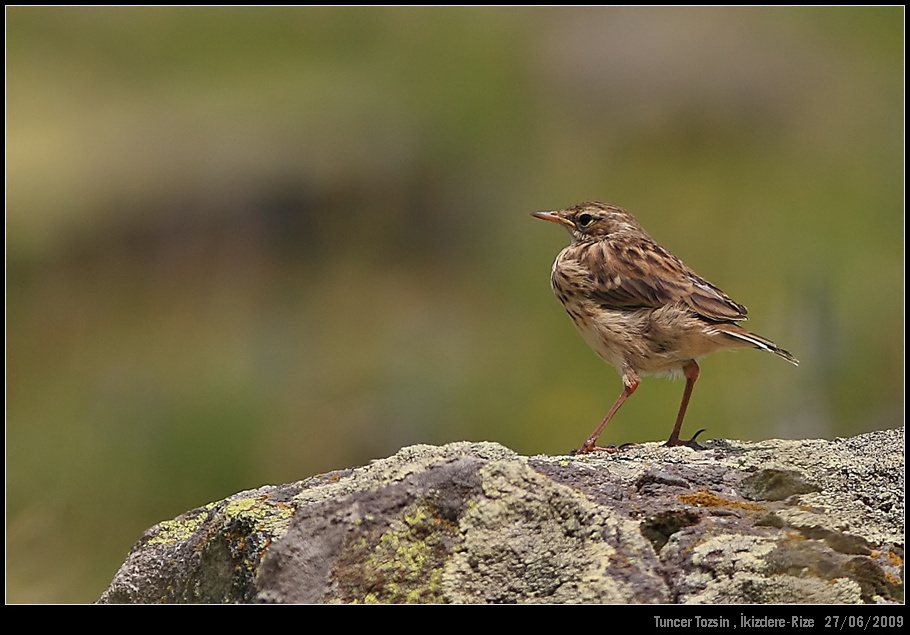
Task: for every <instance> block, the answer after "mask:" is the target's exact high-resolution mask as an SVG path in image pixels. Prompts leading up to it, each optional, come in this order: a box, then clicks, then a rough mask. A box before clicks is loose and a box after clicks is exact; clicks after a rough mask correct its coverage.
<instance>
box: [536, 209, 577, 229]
mask: <svg viewBox="0 0 910 635" xmlns="http://www.w3.org/2000/svg"><path fill="white" fill-rule="evenodd" d="M531 216H533V217H534V218H539V219H540V220H548V221H550V222H551V223H559V224H560V225H565V226H566V227H568V228H569V229H570V230H571V229H575V223H573V222H572V221H570V220H569V219H568V218H563V217H562V216H560V215H559V212H534V213H532V214H531Z"/></svg>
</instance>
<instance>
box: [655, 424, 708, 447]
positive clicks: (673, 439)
mask: <svg viewBox="0 0 910 635" xmlns="http://www.w3.org/2000/svg"><path fill="white" fill-rule="evenodd" d="M704 431H705V429H704V428H702V429H701V430H699V431H698V432H696V433H695V434H693V435H692V438H691V439H689V440H688V441H683V440H682V439H680V438H679V437H678V436H676V435H671V436H670V438H669V439H667V442H666V443H664V447H668V448H675V447H678V446H681V445H684V446H686V447H689V448H692V449H693V450H707V449H708V448H706V447H705V446H703V445H702V444H701V443H699V442H698V441H696V440H695V438H696V437H697V436H698V435H700V434H701V433H702V432H704Z"/></svg>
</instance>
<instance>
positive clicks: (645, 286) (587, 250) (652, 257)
mask: <svg viewBox="0 0 910 635" xmlns="http://www.w3.org/2000/svg"><path fill="white" fill-rule="evenodd" d="M532 215H533V216H534V217H536V218H540V219H543V220H546V221H551V222H554V223H559V224H560V225H563V226H564V227H565V228H566V229H568V230H569V233H570V234H571V235H572V244H570V245H569V246H568V247H566V248H565V249H563V250H562V251H561V252H560V253H559V255H558V256H557V257H556V261H555V262H554V263H553V272H552V275H551V277H550V282H551V284H552V286H553V292H554V293H555V294H556V297H557V298H558V299H559V301H560V302H561V303H562V305H563V307H565V309H566V312H568V314H569V316H570V317H571V318H572V321H573V322H574V323H575V326H576V327H577V328H578V331H579V332H580V333H581V335H582V337H584V339H585V341H586V342H587V343H588V344H589V345H590V346H591V348H593V349H594V352H596V353H597V354H598V355H599V356H600V357H601V358H602V359H603V360H604V361H606V362H607V363H609V364H610V365H611V366H613V367H614V368H616V370H617V371H618V372H619V374H620V376H621V377H622V383H623V391H622V393H621V394H620V395H619V398H617V400H616V402H615V403H614V404H613V407H612V408H610V411H609V412H608V413H607V415H606V416H605V417H604V418H603V420H602V421H601V422H600V425H598V426H597V428H596V429H595V430H594V432H593V433H591V436H590V437H588V440H587V441H585V443H584V445H583V446H582V447H581V449H580V450H578V453H579V454H582V453H586V452H591V451H592V450H594V449H603V448H596V447H595V445H594V444H595V443H596V441H597V437H598V436H600V433H601V431H602V430H603V429H604V427H605V426H606V425H607V423H608V422H609V421H610V419H611V418H612V417H613V415H614V414H616V411H617V410H619V407H620V406H621V405H622V404H623V402H624V401H625V400H626V399H628V397H629V395H631V394H632V393H633V392H635V389H636V388H638V384H639V383H640V381H641V377H640V376H641V375H661V374H671V375H672V374H677V373H682V374H683V375H685V377H686V388H685V390H684V392H683V398H682V403H681V404H680V406H679V414H678V415H677V417H676V425H675V427H674V428H673V432H672V434H671V435H670V438H669V439H668V440H667V445H669V446H674V445H689V446H691V447H698V444H697V443H696V442H695V437H697V436H698V435H699V434H700V433H701V432H702V431H701V430H699V431H698V432H696V433H695V435H694V436H693V437H692V438H691V439H690V440H689V441H682V440H680V438H679V432H680V429H681V428H682V422H683V418H684V417H685V414H686V407H687V406H688V405H689V398H690V397H691V395H692V387H693V386H694V385H695V380H696V379H698V372H699V371H698V364H697V363H696V361H695V360H696V359H698V358H700V357H702V356H704V355H707V354H709V353H714V352H716V351H721V350H725V349H730V348H739V347H743V346H752V347H754V348H759V349H762V350H766V351H770V352H772V353H774V354H776V355H779V356H780V357H783V358H784V359H785V360H787V361H788V362H790V363H792V364H796V365H798V364H799V362H798V361H797V359H796V358H795V357H793V355H791V354H790V353H788V352H787V351H785V350H784V349H782V348H780V347H779V346H777V345H776V344H774V342H772V341H770V340H767V339H765V338H763V337H761V336H758V335H756V334H755V333H750V332H749V331H747V330H746V329H744V328H742V327H741V326H739V325H738V324H737V323H736V322H737V321H740V320H745V319H746V307H744V306H743V305H741V304H739V303H737V302H734V301H733V300H731V299H730V298H729V297H728V296H727V295H726V294H725V293H724V292H723V291H721V290H720V289H718V288H717V287H715V286H714V285H713V284H711V283H710V282H708V281H707V280H705V279H704V278H702V277H700V276H699V275H697V274H696V273H695V272H694V271H692V270H691V269H689V267H687V266H686V265H685V264H684V263H683V262H682V261H681V260H680V259H679V258H677V257H676V256H674V255H673V254H671V253H670V252H669V251H667V250H666V249H664V248H663V247H661V246H660V245H658V244H657V243H656V242H654V239H653V238H651V237H650V236H649V235H648V233H647V232H646V231H645V230H644V229H643V228H642V226H641V225H640V224H639V223H638V221H637V220H635V218H634V217H633V216H632V215H631V214H629V213H628V212H627V211H625V210H624V209H622V208H619V207H616V206H615V205H608V204H607V203H600V202H597V201H591V202H587V203H579V204H578V205H574V206H572V207H568V208H566V209H563V210H559V211H555V212H535V213H534V214H532Z"/></svg>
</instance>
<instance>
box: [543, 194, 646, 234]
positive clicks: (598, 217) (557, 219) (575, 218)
mask: <svg viewBox="0 0 910 635" xmlns="http://www.w3.org/2000/svg"><path fill="white" fill-rule="evenodd" d="M531 216H533V217H535V218H539V219H541V220H547V221H550V222H552V223H559V224H560V225H563V226H564V227H565V228H566V229H568V230H569V233H570V234H572V241H573V242H582V241H586V240H602V239H604V238H607V237H608V236H614V235H621V234H631V233H635V234H644V233H645V231H644V229H642V227H641V225H639V224H638V221H637V220H635V217H634V216H632V215H631V214H630V213H629V212H627V211H626V210H624V209H622V208H621V207H617V206H615V205H610V204H608V203H601V202H599V201H588V202H586V203H579V204H578V205H573V206H572V207H567V208H565V209H561V210H557V211H555V212H534V213H533V214H531ZM645 235H647V234H645Z"/></svg>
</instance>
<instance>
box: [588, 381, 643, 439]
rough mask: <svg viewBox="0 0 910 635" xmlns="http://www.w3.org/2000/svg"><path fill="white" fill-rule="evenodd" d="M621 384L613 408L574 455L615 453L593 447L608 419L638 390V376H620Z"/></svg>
mask: <svg viewBox="0 0 910 635" xmlns="http://www.w3.org/2000/svg"><path fill="white" fill-rule="evenodd" d="M622 383H623V389H622V392H621V393H620V394H619V397H618V398H617V399H616V402H615V403H614V404H613V407H612V408H610V412H608V413H607V416H605V417H604V418H603V420H602V421H601V422H600V425H598V426H597V428H595V430H594V432H592V433H591V436H589V437H588V440H587V441H585V444H584V445H583V446H581V448H580V449H579V450H578V451H576V452H575V454H587V453H588V452H593V451H595V450H603V451H606V452H610V451H613V452H615V451H616V450H615V449H608V448H598V447H595V446H594V444H595V443H597V437H599V436H600V433H601V432H603V429H604V428H605V427H606V425H607V424H608V423H609V422H610V419H612V418H613V415H615V414H616V411H617V410H619V407H620V406H621V405H622V404H623V403H624V402H625V400H626V399H628V398H629V395H631V394H632V393H633V392H635V389H636V388H638V384H639V383H640V382H639V379H638V376H637V375H636V374H635V373H633V372H630V371H627V372H626V373H624V374H623V376H622Z"/></svg>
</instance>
